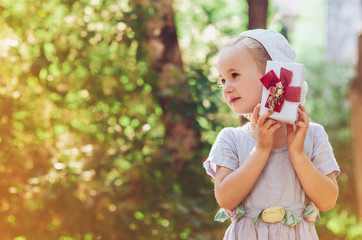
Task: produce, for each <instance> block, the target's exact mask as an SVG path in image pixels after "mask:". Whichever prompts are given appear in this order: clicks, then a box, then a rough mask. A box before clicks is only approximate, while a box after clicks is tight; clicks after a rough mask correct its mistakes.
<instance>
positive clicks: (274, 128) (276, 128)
mask: <svg viewBox="0 0 362 240" xmlns="http://www.w3.org/2000/svg"><path fill="white" fill-rule="evenodd" d="M281 127H282V125H281V124H280V123H276V124H274V125H273V126H271V127H270V128H269V130H270V133H271V134H273V133H274V132H275V131H276V130H278V129H279V128H281Z"/></svg>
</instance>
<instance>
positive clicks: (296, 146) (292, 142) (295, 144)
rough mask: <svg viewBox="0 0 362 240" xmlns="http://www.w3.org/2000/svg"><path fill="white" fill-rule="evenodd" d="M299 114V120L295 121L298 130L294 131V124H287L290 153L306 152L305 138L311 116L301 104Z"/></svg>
mask: <svg viewBox="0 0 362 240" xmlns="http://www.w3.org/2000/svg"><path fill="white" fill-rule="evenodd" d="M298 114H299V117H298V122H297V123H295V126H296V127H297V129H296V131H293V125H292V124H287V144H288V151H289V154H290V155H293V154H294V155H295V154H302V153H304V140H305V136H306V135H307V130H308V127H309V117H308V113H307V111H306V110H305V108H304V107H303V106H302V105H301V104H299V109H298Z"/></svg>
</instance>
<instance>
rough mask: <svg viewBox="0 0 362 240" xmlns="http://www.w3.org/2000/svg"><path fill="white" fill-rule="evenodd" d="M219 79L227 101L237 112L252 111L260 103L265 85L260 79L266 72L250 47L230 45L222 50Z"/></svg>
mask: <svg viewBox="0 0 362 240" xmlns="http://www.w3.org/2000/svg"><path fill="white" fill-rule="evenodd" d="M218 70H219V74H220V75H219V79H220V82H221V84H222V86H223V95H224V99H225V101H226V103H227V104H228V105H229V107H230V108H231V109H232V110H233V111H234V112H235V113H236V114H248V113H252V112H253V109H254V107H255V106H256V105H257V104H258V103H260V101H261V95H262V89H263V85H262V83H261V82H260V81H259V78H261V77H262V76H263V75H264V73H262V71H261V70H260V69H258V65H257V63H256V62H255V59H254V57H253V55H252V53H251V52H250V50H249V49H248V48H245V47H238V46H229V47H226V48H224V49H223V50H222V52H221V55H220V59H219V64H218Z"/></svg>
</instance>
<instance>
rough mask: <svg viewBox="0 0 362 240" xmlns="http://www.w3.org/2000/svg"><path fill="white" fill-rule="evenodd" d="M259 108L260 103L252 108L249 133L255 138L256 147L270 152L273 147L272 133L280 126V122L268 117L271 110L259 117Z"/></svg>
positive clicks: (271, 112)
mask: <svg viewBox="0 0 362 240" xmlns="http://www.w3.org/2000/svg"><path fill="white" fill-rule="evenodd" d="M260 108H261V105H260V104H258V105H257V106H256V107H255V108H254V111H253V115H252V117H251V133H252V135H253V137H254V138H256V147H257V148H259V149H261V150H266V151H269V152H270V151H271V150H272V148H273V139H274V138H273V136H274V133H275V132H276V131H277V130H278V129H279V128H281V124H279V123H277V121H275V120H273V119H270V118H268V117H269V116H270V115H272V114H273V111H271V110H269V111H267V112H266V113H264V114H263V115H261V116H260V117H259V112H260Z"/></svg>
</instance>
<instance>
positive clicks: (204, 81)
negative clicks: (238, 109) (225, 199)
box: [0, 0, 362, 240]
mask: <svg viewBox="0 0 362 240" xmlns="http://www.w3.org/2000/svg"><path fill="white" fill-rule="evenodd" d="M0 15H1V16H0V29H1V31H0V239H2V240H33V239H34V240H41V239H44V240H48V239H49V240H53V239H54V240H55V239H59V240H78V239H79V240H80V239H82V240H95V239H105V240H123V239H126V240H128V239H137V240H139V239H200V240H201V239H203V240H208V239H210V240H211V239H222V236H223V233H224V232H225V230H226V227H227V226H228V224H229V223H230V222H225V223H224V224H222V223H217V222H214V221H213V217H214V214H215V213H216V212H217V210H218V206H217V204H216V200H215V198H214V192H213V182H212V181H211V178H210V177H209V176H207V175H206V173H205V171H204V169H203V167H202V163H203V161H205V159H206V158H207V156H208V152H209V150H210V148H211V146H212V144H213V142H214V140H215V138H216V136H217V134H218V132H219V131H220V130H221V129H222V128H224V127H227V126H234V127H236V126H240V125H241V124H242V123H243V121H241V119H240V117H239V116H236V115H234V114H233V113H232V112H231V111H230V110H229V109H228V108H227V106H226V104H225V103H224V102H223V100H222V96H221V90H220V88H219V87H218V85H217V84H216V81H217V78H218V77H217V76H218V73H217V69H216V62H217V53H218V47H219V46H220V45H221V44H222V43H223V42H224V41H225V39H226V38H227V37H228V36H233V35H237V34H239V33H240V32H242V31H244V30H247V29H252V28H258V27H261V28H265V27H267V28H271V29H275V30H277V31H279V32H281V33H282V34H284V35H285V36H286V37H287V38H288V40H289V41H290V43H291V44H292V45H293V47H294V48H295V49H296V51H297V62H300V63H303V64H304V65H305V67H306V70H307V74H306V81H307V82H308V84H309V93H308V96H307V103H306V108H307V111H308V113H309V116H310V119H311V120H312V121H314V122H317V123H320V124H322V125H323V126H324V127H325V129H326V131H327V133H328V135H329V140H330V142H331V144H332V146H333V148H334V153H335V156H336V158H337V161H338V163H339V165H340V167H341V170H342V173H341V175H340V176H339V177H338V183H339V186H340V196H339V200H338V203H337V205H336V207H335V208H334V209H333V210H331V211H329V212H325V213H322V223H321V224H316V227H317V231H318V234H319V236H320V239H328V240H329V239H362V222H361V221H359V220H358V219H361V218H362V178H361V177H362V174H361V173H362V149H361V146H362V132H361V130H362V128H361V126H360V125H361V123H362V109H361V108H362V107H361V106H360V104H361V102H362V75H361V74H362V73H361V72H359V70H360V71H362V64H361V63H359V58H361V56H359V55H362V54H359V50H358V49H359V47H358V45H359V40H358V39H359V30H360V27H361V1H358V0H322V1H313V0H295V1H287V0H270V1H267V0H248V1H246V0H217V1H191V0H174V1H170V0H157V1H156V0H152V1H151V0H131V1H129V0H78V1H76V0H62V1H60V0H47V1H44V0H16V1H14V0H0ZM361 59H362V58H361Z"/></svg>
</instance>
